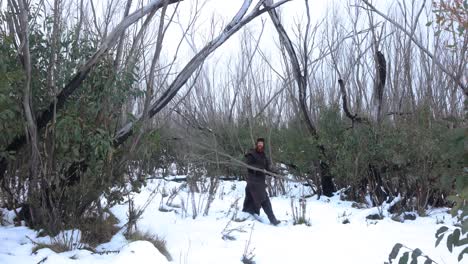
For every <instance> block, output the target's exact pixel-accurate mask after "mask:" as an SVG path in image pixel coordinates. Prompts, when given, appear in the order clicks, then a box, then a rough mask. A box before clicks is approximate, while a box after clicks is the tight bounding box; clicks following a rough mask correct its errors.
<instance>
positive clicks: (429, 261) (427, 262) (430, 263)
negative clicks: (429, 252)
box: [424, 258, 432, 264]
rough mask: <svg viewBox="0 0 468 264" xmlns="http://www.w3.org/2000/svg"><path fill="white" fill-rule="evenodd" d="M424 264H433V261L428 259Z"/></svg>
mask: <svg viewBox="0 0 468 264" xmlns="http://www.w3.org/2000/svg"><path fill="white" fill-rule="evenodd" d="M424 264H432V259H430V258H426V261H424Z"/></svg>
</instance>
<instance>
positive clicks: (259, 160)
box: [244, 149, 270, 211]
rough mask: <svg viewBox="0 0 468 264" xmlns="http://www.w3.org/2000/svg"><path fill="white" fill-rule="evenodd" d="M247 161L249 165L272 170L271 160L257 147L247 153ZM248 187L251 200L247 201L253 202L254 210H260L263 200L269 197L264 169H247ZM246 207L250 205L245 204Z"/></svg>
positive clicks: (247, 192)
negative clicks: (258, 150) (257, 149)
mask: <svg viewBox="0 0 468 264" xmlns="http://www.w3.org/2000/svg"><path fill="white" fill-rule="evenodd" d="M245 158H246V162H247V164H248V165H250V166H253V167H256V168H258V169H262V170H265V171H269V170H270V161H269V159H268V157H267V156H266V155H265V153H264V152H257V151H256V150H255V149H252V150H250V151H249V152H248V153H247V154H245ZM247 172H248V175H247V187H246V195H247V196H250V197H247V198H248V199H246V200H249V201H246V202H247V203H252V202H253V204H252V205H251V206H252V209H255V210H254V211H258V210H260V207H261V204H262V202H264V201H265V200H267V199H268V194H267V192H266V183H265V179H266V175H265V172H263V171H256V170H253V169H249V168H248V169H247ZM244 207H249V205H248V204H247V205H246V204H244Z"/></svg>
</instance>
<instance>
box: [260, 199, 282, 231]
mask: <svg viewBox="0 0 468 264" xmlns="http://www.w3.org/2000/svg"><path fill="white" fill-rule="evenodd" d="M262 208H263V211H265V214H266V215H267V216H268V220H270V223H271V224H272V225H278V224H279V223H281V221H279V220H278V219H276V217H275V214H274V213H273V208H271V202H270V198H267V199H266V200H265V201H264V202H263V203H262Z"/></svg>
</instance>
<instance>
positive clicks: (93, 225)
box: [80, 213, 119, 248]
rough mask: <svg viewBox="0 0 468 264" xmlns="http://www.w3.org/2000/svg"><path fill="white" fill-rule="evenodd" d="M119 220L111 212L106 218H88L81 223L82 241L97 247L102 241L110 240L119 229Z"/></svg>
mask: <svg viewBox="0 0 468 264" xmlns="http://www.w3.org/2000/svg"><path fill="white" fill-rule="evenodd" d="M118 222H119V221H118V220H117V218H116V217H115V216H114V215H113V214H111V213H109V216H108V217H107V218H106V219H102V218H101V217H95V218H94V217H93V218H87V219H86V220H85V221H84V222H83V223H82V224H80V230H81V232H82V237H81V242H82V243H86V244H88V245H89V246H90V247H93V248H94V247H96V246H97V245H100V244H102V243H105V242H108V241H110V240H111V239H112V237H113V236H114V235H115V234H116V233H117V232H118V231H119V227H117V226H116V224H117V223H118Z"/></svg>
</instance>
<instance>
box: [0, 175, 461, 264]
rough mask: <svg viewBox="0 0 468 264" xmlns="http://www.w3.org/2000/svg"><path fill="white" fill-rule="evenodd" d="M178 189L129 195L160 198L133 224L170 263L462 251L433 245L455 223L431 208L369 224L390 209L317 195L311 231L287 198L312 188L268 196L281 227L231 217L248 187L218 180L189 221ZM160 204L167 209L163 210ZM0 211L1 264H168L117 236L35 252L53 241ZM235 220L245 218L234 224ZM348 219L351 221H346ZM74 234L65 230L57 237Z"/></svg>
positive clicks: (119, 210)
mask: <svg viewBox="0 0 468 264" xmlns="http://www.w3.org/2000/svg"><path fill="white" fill-rule="evenodd" d="M181 184H183V183H177V182H171V181H165V180H162V179H155V180H150V182H149V183H148V185H147V186H146V187H144V188H143V189H142V190H141V192H140V193H136V194H134V195H133V197H134V202H135V206H136V207H138V206H143V205H144V204H145V203H146V202H147V199H148V197H151V196H154V195H152V194H154V193H155V192H156V193H157V194H156V196H154V199H153V200H152V201H151V203H149V205H148V207H147V209H146V211H145V212H144V214H143V216H142V218H141V219H140V220H139V221H138V223H137V228H138V230H140V231H141V232H143V233H145V232H149V233H151V234H154V235H157V236H159V237H162V238H164V239H165V240H166V241H167V249H168V251H169V252H170V254H171V255H172V258H173V261H172V262H171V263H189V264H191V263H204V264H205V263H227V264H228V263H236V264H239V263H241V261H240V260H241V258H242V255H243V253H244V251H245V248H246V244H247V242H248V241H249V238H250V236H251V241H250V247H249V248H248V251H249V252H250V251H252V253H253V255H254V258H253V260H254V261H255V262H256V263H257V264H262V263H268V264H270V263H369V264H370V263H372V264H374V263H383V262H384V261H387V260H388V255H389V253H390V251H391V249H392V247H393V245H394V244H395V243H402V244H404V245H405V246H407V247H409V248H413V249H415V248H419V249H421V250H422V251H423V253H424V254H426V255H429V256H430V257H431V258H432V259H434V260H435V261H437V262H438V263H458V262H457V256H458V253H459V252H460V250H459V249H455V250H454V253H450V252H449V251H448V250H447V249H446V247H445V244H444V243H441V245H440V246H439V247H437V248H435V247H434V245H435V237H434V234H435V232H436V230H437V229H438V228H439V227H440V226H442V225H446V226H453V223H454V220H453V219H452V217H451V216H450V215H449V214H448V213H447V209H444V208H442V209H433V210H431V211H430V212H429V216H426V217H417V218H416V220H414V221H405V222H403V223H401V222H396V221H394V220H392V219H391V215H390V214H389V213H388V212H386V213H384V216H385V218H384V219H383V220H368V219H366V216H368V215H370V214H374V213H378V212H379V210H382V209H384V210H385V209H387V208H388V207H389V206H390V205H391V204H384V205H383V206H382V208H380V209H379V208H365V209H357V208H353V207H352V206H351V205H352V202H348V201H341V200H340V195H339V194H337V195H335V196H334V197H331V198H327V197H321V198H320V199H319V200H317V196H312V197H310V198H307V199H306V201H307V209H306V216H307V218H308V220H309V221H310V226H307V225H293V220H292V214H291V211H292V210H291V199H294V201H295V204H296V206H298V204H299V203H298V198H299V197H300V196H302V195H309V194H310V188H309V187H306V186H303V185H301V184H298V183H291V184H288V186H287V188H286V189H287V190H288V193H289V195H287V196H282V197H273V198H271V201H272V205H273V210H274V212H275V214H276V216H277V218H278V219H280V220H283V223H282V224H280V225H279V226H272V225H270V224H269V223H268V220H267V218H266V216H265V215H264V213H263V211H262V213H261V215H260V220H261V221H257V220H255V219H254V218H253V217H251V216H250V217H246V215H245V214H242V212H237V214H236V210H235V209H236V207H237V208H238V209H241V207H242V202H243V196H244V188H245V182H237V181H223V182H221V184H220V186H219V188H218V192H217V194H216V197H215V200H214V201H213V203H212V206H211V209H210V211H209V214H208V216H203V212H204V209H205V205H206V203H207V201H208V196H207V194H195V196H194V200H195V205H196V207H197V208H196V210H195V211H196V212H197V213H198V216H197V217H196V218H195V219H193V212H194V211H193V208H192V199H191V197H190V196H189V194H188V188H181V191H180V192H179V193H178V195H177V196H176V197H175V198H174V200H173V201H172V202H171V203H169V204H166V202H167V200H168V198H169V197H168V196H165V197H164V198H162V195H161V193H162V188H164V189H165V193H166V194H170V193H171V190H173V189H174V190H175V189H176V188H179V187H180V186H181ZM155 189H156V190H155ZM291 197H294V198H291ZM161 199H163V201H162V203H161ZM397 199H400V198H397ZM236 201H237V205H236ZM394 202H396V200H394V201H393V202H392V203H394ZM160 207H163V208H165V209H166V210H163V211H160V210H159V208H160ZM167 209H171V210H167ZM127 210H128V204H126V203H124V204H121V205H117V206H114V207H113V208H111V212H112V213H113V214H114V215H115V216H116V217H117V218H118V219H119V220H120V223H119V225H120V226H123V225H124V224H125V222H126V219H127ZM3 211H4V212H3V215H4V216H5V217H6V219H5V221H4V222H6V223H7V226H1V227H0V263H5V264H10V263H12V264H22V263H38V262H40V261H43V262H42V263H98V264H99V263H138V264H143V263H169V262H168V261H167V259H166V257H164V256H163V255H162V254H161V253H160V252H159V251H158V250H157V249H156V248H155V247H154V246H153V244H151V243H150V242H147V241H135V242H129V241H127V240H126V239H125V237H124V236H123V233H122V231H121V232H119V233H117V234H116V235H115V236H114V237H113V238H112V240H111V241H109V242H107V243H104V244H102V245H99V246H98V247H97V248H96V250H97V251H100V252H103V251H106V252H107V254H95V253H92V252H90V251H88V250H84V249H75V250H72V251H69V252H64V253H55V252H53V251H52V250H50V249H47V248H45V249H40V250H39V251H38V252H37V253H36V254H32V253H31V251H32V248H33V247H34V244H33V242H32V240H33V241H36V242H48V241H50V239H51V238H49V237H42V238H38V237H37V232H36V231H33V230H31V229H29V228H27V227H24V226H19V227H15V226H13V225H12V217H13V213H12V212H11V211H6V210H5V209H3ZM234 215H236V217H234ZM233 217H234V218H235V219H241V218H247V220H245V221H243V222H237V221H231V219H232V218H233ZM345 219H347V220H349V222H350V223H349V224H343V221H344V220H345ZM441 219H444V221H445V223H444V224H438V223H437V222H438V221H440V220H441ZM71 232H72V231H70V230H69V231H66V232H64V233H62V234H60V235H59V236H58V237H60V236H62V237H63V235H64V234H68V235H69V234H71ZM74 234H75V235H76V234H78V235H79V232H76V231H75V232H74ZM223 234H229V237H231V238H233V239H235V240H229V239H224V240H223ZM465 260H466V257H465ZM423 262H424V259H423V258H419V263H423ZM465 263H468V262H465Z"/></svg>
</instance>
